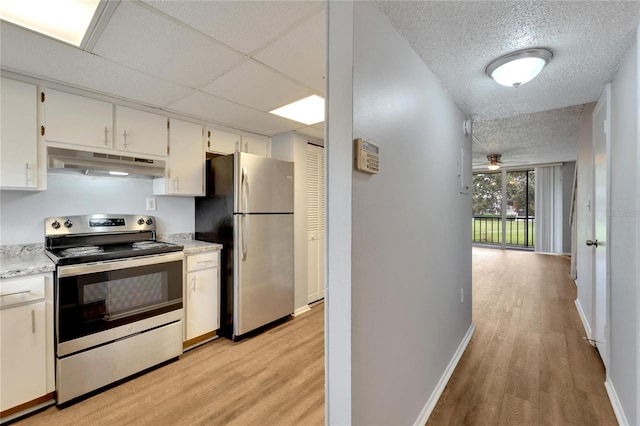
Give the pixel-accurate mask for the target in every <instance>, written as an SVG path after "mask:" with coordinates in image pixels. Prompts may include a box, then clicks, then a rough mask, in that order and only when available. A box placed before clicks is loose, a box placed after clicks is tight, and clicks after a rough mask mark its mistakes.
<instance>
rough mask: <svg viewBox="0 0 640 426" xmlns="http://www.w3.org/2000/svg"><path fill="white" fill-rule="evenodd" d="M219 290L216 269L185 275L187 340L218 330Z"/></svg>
mask: <svg viewBox="0 0 640 426" xmlns="http://www.w3.org/2000/svg"><path fill="white" fill-rule="evenodd" d="M219 288H220V286H219V280H218V268H209V269H202V270H200V271H195V272H189V273H188V274H187V283H186V299H187V307H186V319H187V336H186V339H187V340H190V339H193V338H194V337H198V336H202V335H203V334H205V333H208V332H210V331H214V330H217V329H218V328H220V313H219V305H220V303H219V296H218V295H219Z"/></svg>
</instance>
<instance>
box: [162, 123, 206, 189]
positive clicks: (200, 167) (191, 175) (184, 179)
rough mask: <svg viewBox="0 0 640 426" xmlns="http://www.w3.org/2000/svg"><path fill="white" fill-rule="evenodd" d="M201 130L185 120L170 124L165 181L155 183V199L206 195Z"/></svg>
mask: <svg viewBox="0 0 640 426" xmlns="http://www.w3.org/2000/svg"><path fill="white" fill-rule="evenodd" d="M202 133H203V132H202V126H201V125H199V124H193V123H189V122H186V121H182V120H175V119H171V120H170V122H169V159H168V162H167V168H166V171H165V177H164V178H161V179H154V181H153V193H154V194H156V195H189V196H193V195H204V164H205V161H204V155H203V150H202V143H203V134H202Z"/></svg>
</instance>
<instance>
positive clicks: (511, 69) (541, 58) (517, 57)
mask: <svg viewBox="0 0 640 426" xmlns="http://www.w3.org/2000/svg"><path fill="white" fill-rule="evenodd" d="M551 58H553V53H552V52H551V51H550V50H548V49H537V48H536V49H525V50H519V51H517V52H513V53H509V54H508V55H504V56H501V57H499V58H498V59H496V60H495V61H493V62H491V63H490V64H489V66H488V67H487V69H486V70H485V73H486V74H487V75H488V76H489V77H491V78H493V79H494V80H495V81H496V83H498V84H501V85H503V86H507V87H516V88H517V87H519V86H521V85H523V84H525V83H526V82H528V81H531V80H532V79H533V78H535V76H537V75H538V74H539V73H540V71H542V68H544V66H545V65H547V63H548V62H549V61H550V60H551Z"/></svg>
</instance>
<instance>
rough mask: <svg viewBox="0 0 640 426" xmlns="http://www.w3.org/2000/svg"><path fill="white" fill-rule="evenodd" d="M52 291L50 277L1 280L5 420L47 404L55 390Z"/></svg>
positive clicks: (0, 383)
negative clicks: (31, 407) (34, 406)
mask: <svg viewBox="0 0 640 426" xmlns="http://www.w3.org/2000/svg"><path fill="white" fill-rule="evenodd" d="M52 288H53V279H52V276H51V275H50V274H45V275H36V276H29V277H21V278H9V279H2V280H0V300H1V302H0V411H2V416H3V420H4V419H6V418H7V417H8V416H11V415H12V414H16V413H21V412H22V411H23V410H27V412H28V409H29V404H28V403H30V402H34V405H38V404H40V403H43V402H46V400H47V398H44V399H45V400H44V401H41V399H43V397H45V396H46V395H47V394H49V393H51V392H53V390H54V379H53V374H54V372H53V309H52V293H53V291H52ZM52 397H53V395H51V398H48V399H50V400H51V399H52Z"/></svg>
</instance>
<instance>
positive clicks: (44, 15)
mask: <svg viewBox="0 0 640 426" xmlns="http://www.w3.org/2000/svg"><path fill="white" fill-rule="evenodd" d="M99 3H100V0H2V1H0V18H2V19H4V20H5V21H9V22H12V23H14V24H16V25H20V26H21V27H25V28H28V29H30V30H33V31H36V32H39V33H41V34H45V35H48V36H49V37H53V38H56V39H58V40H62V41H64V42H67V43H70V44H73V45H74V46H80V43H81V42H82V39H83V37H84V35H85V33H86V32H87V28H88V27H89V24H90V23H91V20H92V19H93V15H94V14H95V12H96V9H97V7H98V4H99Z"/></svg>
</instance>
